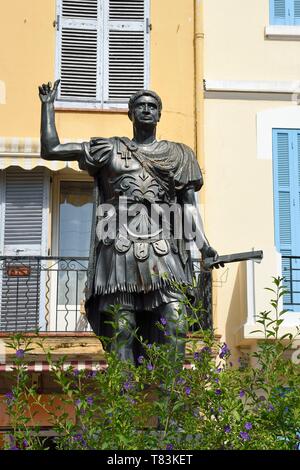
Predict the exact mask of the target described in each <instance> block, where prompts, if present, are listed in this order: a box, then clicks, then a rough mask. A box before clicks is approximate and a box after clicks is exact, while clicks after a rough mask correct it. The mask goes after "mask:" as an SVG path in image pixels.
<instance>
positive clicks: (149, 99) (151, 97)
mask: <svg viewBox="0 0 300 470" xmlns="http://www.w3.org/2000/svg"><path fill="white" fill-rule="evenodd" d="M144 102H145V103H148V104H149V106H151V104H152V106H153V104H154V105H155V106H156V110H157V119H156V122H158V121H159V120H160V116H161V110H162V101H161V98H160V97H159V96H158V94H157V93H155V91H151V90H139V91H137V92H136V93H135V94H134V95H132V96H131V97H130V98H129V102H128V117H129V119H130V120H131V121H135V119H134V114H135V109H136V108H137V107H138V105H141V104H142V103H144Z"/></svg>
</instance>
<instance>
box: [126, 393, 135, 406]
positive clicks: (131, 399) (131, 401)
mask: <svg viewBox="0 0 300 470" xmlns="http://www.w3.org/2000/svg"><path fill="white" fill-rule="evenodd" d="M126 399H127V400H128V401H129V403H131V404H132V405H135V404H136V400H135V399H134V398H132V397H129V396H128V395H127V397H126Z"/></svg>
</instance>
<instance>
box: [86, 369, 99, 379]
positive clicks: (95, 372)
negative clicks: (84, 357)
mask: <svg viewBox="0 0 300 470" xmlns="http://www.w3.org/2000/svg"><path fill="white" fill-rule="evenodd" d="M96 375H97V371H96V370H90V371H89V373H88V377H90V378H93V377H96Z"/></svg>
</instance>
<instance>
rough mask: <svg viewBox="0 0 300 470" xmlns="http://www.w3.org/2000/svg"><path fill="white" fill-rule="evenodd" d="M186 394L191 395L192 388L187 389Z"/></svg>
mask: <svg viewBox="0 0 300 470" xmlns="http://www.w3.org/2000/svg"><path fill="white" fill-rule="evenodd" d="M185 394H186V395H187V396H189V395H190V394H191V387H185Z"/></svg>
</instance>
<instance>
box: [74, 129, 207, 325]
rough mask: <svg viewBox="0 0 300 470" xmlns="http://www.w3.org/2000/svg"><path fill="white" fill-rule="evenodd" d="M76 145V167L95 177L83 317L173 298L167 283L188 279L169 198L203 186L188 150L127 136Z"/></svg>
mask: <svg viewBox="0 0 300 470" xmlns="http://www.w3.org/2000/svg"><path fill="white" fill-rule="evenodd" d="M83 148H84V156H83V157H82V159H81V160H80V162H79V165H80V168H81V169H83V170H86V171H88V173H89V174H90V175H91V176H93V177H94V181H95V185H94V191H95V207H94V215H93V227H92V239H91V251H90V261H89V270H88V282H87V291H86V311H87V314H88V317H89V316H91V315H95V311H97V314H98V313H99V312H104V311H106V310H107V308H108V307H109V306H110V305H112V304H121V305H122V306H123V307H125V308H128V309H131V310H134V311H151V310H153V309H154V308H157V307H159V306H160V305H161V304H163V303H169V302H171V301H174V300H178V299H179V294H178V292H176V289H174V287H173V284H174V281H175V282H176V283H181V284H185V285H186V284H189V283H190V281H191V270H190V265H189V252H188V251H187V249H186V246H185V240H184V239H183V236H182V235H179V236H178V232H179V233H180V227H181V226H182V214H181V213H180V211H178V205H176V203H177V204H178V203H180V197H181V194H182V192H183V191H184V190H185V189H186V188H187V187H190V186H192V187H193V188H194V190H195V191H198V190H199V189H200V188H201V186H202V174H201V170H200V168H199V165H198V162H197V160H196V158H195V155H194V153H193V151H192V150H191V149H190V148H189V147H187V146H186V145H184V144H179V143H175V142H170V141H165V140H162V141H159V142H156V141H155V142H153V143H152V144H148V145H140V144H137V143H135V142H133V141H131V140H129V139H128V138H126V137H122V138H119V137H113V138H110V139H105V138H92V139H91V140H90V142H85V143H84V144H83ZM110 208H111V209H110ZM172 209H174V215H173V216H172V217H173V219H172V218H171V222H170V216H169V213H170V210H171V211H172ZM166 227H167V230H165V229H166ZM175 232H176V233H175Z"/></svg>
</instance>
